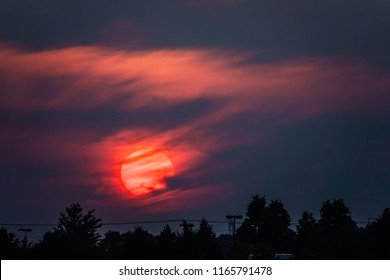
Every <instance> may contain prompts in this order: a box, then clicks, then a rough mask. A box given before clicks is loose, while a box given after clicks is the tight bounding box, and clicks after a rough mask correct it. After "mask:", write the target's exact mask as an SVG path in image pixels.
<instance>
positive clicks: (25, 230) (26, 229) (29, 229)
mask: <svg viewBox="0 0 390 280" xmlns="http://www.w3.org/2000/svg"><path fill="white" fill-rule="evenodd" d="M19 232H24V239H26V238H27V236H26V234H27V232H32V229H31V228H20V229H19Z"/></svg>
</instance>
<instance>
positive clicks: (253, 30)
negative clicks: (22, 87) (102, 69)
mask: <svg viewBox="0 0 390 280" xmlns="http://www.w3.org/2000/svg"><path fill="white" fill-rule="evenodd" d="M188 2H190V1H188ZM184 3H186V1H173V0H172V1H131V2H129V1H122V0H116V1H111V2H110V3H108V2H107V3H103V2H102V3H95V1H83V2H75V1H66V2H61V3H52V2H50V1H42V0H41V1H34V2H31V1H6V4H5V8H3V9H2V13H1V14H0V18H1V23H2V24H1V25H0V26H1V27H0V37H1V38H2V40H3V41H11V42H19V43H21V44H26V45H30V46H40V47H46V48H47V47H50V46H52V45H69V44H73V45H85V44H95V43H101V44H107V45H117V46H120V45H121V42H122V43H124V44H123V45H122V46H121V47H122V48H133V47H134V44H132V43H131V42H133V43H134V41H133V40H134V38H137V40H138V39H140V38H142V39H140V40H142V41H143V42H138V41H137V43H136V44H135V46H136V47H140V46H142V47H148V48H156V47H157V48H158V47H159V48H167V47H168V48H175V47H188V46H191V47H194V46H198V47H210V46H211V47H222V48H228V49H231V48H244V49H252V50H253V49H255V50H267V51H272V53H273V56H274V58H275V57H279V56H286V55H287V56H290V57H291V56H307V55H313V56H317V55H340V54H343V55H349V56H363V57H366V58H367V59H370V60H371V61H375V62H376V63H377V64H378V65H384V66H386V65H387V66H388V65H389V60H390V58H389V55H388V52H387V50H388V49H389V48H390V39H389V36H386V33H387V30H388V29H389V27H390V17H389V14H390V5H389V4H388V2H387V1H383V0H375V1H370V3H369V4H367V2H366V1H352V0H343V1H315V2H313V1H308V0H300V1H288V2H286V1H253V0H248V1H237V3H234V2H232V1H231V3H227V5H218V4H216V5H215V6H211V7H214V8H210V7H209V8H207V7H204V6H202V5H199V6H196V5H195V6H194V5H183V4H184ZM215 3H218V2H215ZM221 3H222V1H221ZM3 5H4V4H3ZM202 7H203V8H202ZM129 21H130V22H131V24H130V25H129V24H128V22H129ZM121 22H122V23H123V25H124V29H123V28H122V27H120V26H121V25H120V23H121ZM113 23H115V24H113ZM110 28H111V29H112V30H111V31H110V30H109V29H110ZM118 29H119V31H118ZM102 32H103V33H102ZM140 32H142V33H145V34H144V35H141V34H140ZM107 33H112V34H116V35H115V36H113V37H111V41H107V40H106V41H105V42H103V41H102V40H101V38H100V37H102V36H106V35H109V34H107ZM120 34H121V35H120ZM121 36H123V37H125V38H127V40H124V41H123V39H124V38H121ZM132 37H133V40H132ZM105 38H106V39H107V38H110V37H105ZM115 41H118V42H117V43H116V42H115ZM129 42H130V43H129ZM139 43H141V45H139Z"/></svg>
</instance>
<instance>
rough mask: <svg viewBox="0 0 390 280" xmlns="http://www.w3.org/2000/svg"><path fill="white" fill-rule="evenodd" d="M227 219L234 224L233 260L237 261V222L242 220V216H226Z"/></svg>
mask: <svg viewBox="0 0 390 280" xmlns="http://www.w3.org/2000/svg"><path fill="white" fill-rule="evenodd" d="M226 219H227V220H228V221H229V223H232V224H233V258H234V259H236V220H238V219H242V215H226Z"/></svg>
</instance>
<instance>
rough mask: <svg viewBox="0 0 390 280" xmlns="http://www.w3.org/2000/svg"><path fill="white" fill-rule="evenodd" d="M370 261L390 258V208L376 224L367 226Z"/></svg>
mask: <svg viewBox="0 0 390 280" xmlns="http://www.w3.org/2000/svg"><path fill="white" fill-rule="evenodd" d="M367 235H368V236H367V237H368V245H369V248H370V250H369V252H368V257H369V258H370V259H389V258H390V238H389V236H390V208H386V209H385V210H384V211H383V213H382V215H380V216H379V217H378V218H377V219H376V220H375V221H374V222H372V223H369V224H368V225H367Z"/></svg>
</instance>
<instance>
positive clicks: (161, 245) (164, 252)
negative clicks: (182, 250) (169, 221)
mask: <svg viewBox="0 0 390 280" xmlns="http://www.w3.org/2000/svg"><path fill="white" fill-rule="evenodd" d="M157 241H158V255H157V256H158V257H159V258H161V259H168V260H169V259H177V258H178V257H179V256H178V254H177V247H176V241H177V235H176V233H175V232H173V231H172V229H171V227H170V226H169V225H165V226H164V228H163V229H162V230H161V232H160V235H159V236H157Z"/></svg>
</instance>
